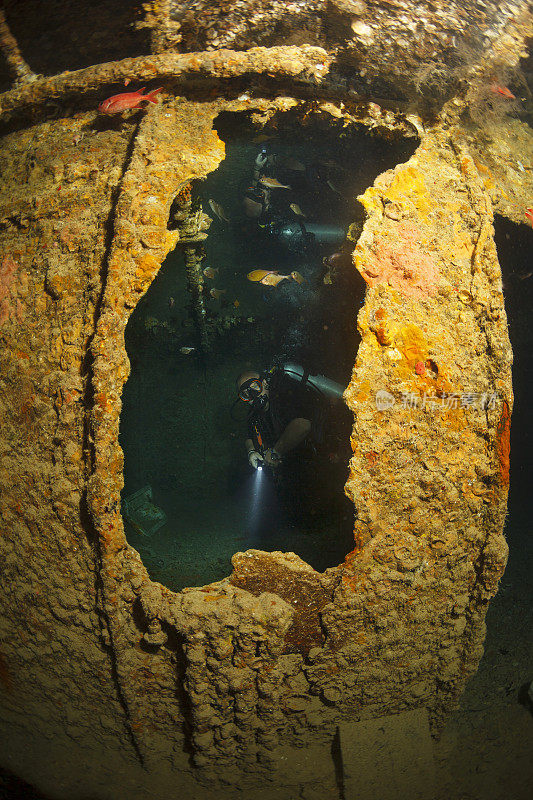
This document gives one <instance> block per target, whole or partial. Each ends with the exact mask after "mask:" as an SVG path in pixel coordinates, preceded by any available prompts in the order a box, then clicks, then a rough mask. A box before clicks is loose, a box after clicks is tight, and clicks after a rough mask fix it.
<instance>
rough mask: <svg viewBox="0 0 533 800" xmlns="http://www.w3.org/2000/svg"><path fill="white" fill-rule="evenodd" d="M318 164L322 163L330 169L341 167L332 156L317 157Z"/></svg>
mask: <svg viewBox="0 0 533 800" xmlns="http://www.w3.org/2000/svg"><path fill="white" fill-rule="evenodd" d="M317 164H320V165H321V166H322V167H327V168H328V169H340V170H342V167H340V166H339V165H338V164H337V162H336V161H333V159H332V158H317Z"/></svg>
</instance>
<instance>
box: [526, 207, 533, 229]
mask: <svg viewBox="0 0 533 800" xmlns="http://www.w3.org/2000/svg"><path fill="white" fill-rule="evenodd" d="M525 215H526V217H527V218H528V220H529V221H530V222H531V224H532V225H533V206H531V208H526V210H525Z"/></svg>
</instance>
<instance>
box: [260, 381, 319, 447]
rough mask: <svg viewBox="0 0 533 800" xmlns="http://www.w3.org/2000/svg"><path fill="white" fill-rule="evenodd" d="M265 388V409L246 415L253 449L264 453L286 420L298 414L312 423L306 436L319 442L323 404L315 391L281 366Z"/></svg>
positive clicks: (282, 429)
mask: <svg viewBox="0 0 533 800" xmlns="http://www.w3.org/2000/svg"><path fill="white" fill-rule="evenodd" d="M268 388H269V394H268V408H266V409H259V410H258V409H257V408H256V409H252V411H251V412H250V414H249V416H248V436H249V438H250V439H251V440H252V442H253V444H254V447H255V448H256V450H257V451H258V452H260V453H264V451H265V450H268V449H269V448H271V447H274V445H275V444H276V442H277V441H278V439H279V437H280V436H281V434H282V433H283V431H284V430H285V428H286V427H287V425H288V424H289V422H291V421H292V420H293V419H297V418H299V417H302V418H304V419H308V420H309V421H310V423H311V432H310V434H309V437H308V439H310V440H313V441H315V442H317V441H319V440H320V439H321V436H322V430H321V429H322V417H323V413H321V412H322V408H321V406H322V405H323V404H322V402H321V398H320V396H318V395H317V392H316V390H314V389H313V388H311V387H309V386H305V385H304V384H302V382H301V381H299V380H298V379H296V380H294V379H293V378H291V377H289V376H288V375H286V374H285V373H284V372H283V370H281V369H280V370H277V371H275V372H274V373H273V374H272V375H271V376H270V377H269V378H268ZM296 449H299V448H296Z"/></svg>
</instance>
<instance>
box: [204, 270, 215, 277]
mask: <svg viewBox="0 0 533 800" xmlns="http://www.w3.org/2000/svg"><path fill="white" fill-rule="evenodd" d="M217 272H218V269H213V267H206V268H205V269H204V275H205V277H206V278H214V277H215V275H216V274H217Z"/></svg>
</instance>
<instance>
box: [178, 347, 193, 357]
mask: <svg viewBox="0 0 533 800" xmlns="http://www.w3.org/2000/svg"><path fill="white" fill-rule="evenodd" d="M195 350H196V348H195V347H180V353H182V355H184V356H188V355H189V354H190V353H193V352H194V351H195Z"/></svg>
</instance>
